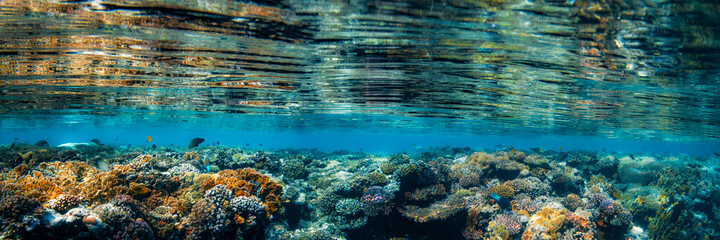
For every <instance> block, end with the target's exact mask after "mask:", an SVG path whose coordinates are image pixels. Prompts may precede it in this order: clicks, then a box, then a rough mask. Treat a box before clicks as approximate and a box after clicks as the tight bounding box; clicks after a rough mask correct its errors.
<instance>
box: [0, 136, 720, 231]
mask: <svg viewBox="0 0 720 240" xmlns="http://www.w3.org/2000/svg"><path fill="white" fill-rule="evenodd" d="M23 155H25V157H23ZM0 156H1V157H5V158H7V160H12V161H14V163H8V162H5V163H2V164H4V165H2V167H3V170H2V171H1V172H0V182H2V189H1V191H0V197H1V198H2V199H0V218H2V219H1V220H2V221H0V223H2V224H3V225H2V227H3V229H4V234H3V237H4V238H26V239H37V238H48V239H64V238H73V239H153V238H155V239H205V238H208V239H263V238H266V239H303V238H323V239H397V238H399V237H402V238H405V239H630V238H632V237H642V236H647V237H650V238H653V239H676V238H683V239H684V238H687V239H703V238H705V237H707V239H714V238H717V237H720V236H718V234H717V232H720V231H716V229H717V228H718V227H717V226H716V225H713V222H716V221H718V219H720V214H718V212H720V210H718V209H720V207H719V206H720V204H717V199H720V198H719V197H718V196H720V194H719V193H720V187H718V182H717V180H716V179H720V178H718V177H717V176H718V175H720V174H718V173H717V171H716V170H715V169H717V167H707V166H706V165H707V164H708V163H709V162H713V161H716V160H717V159H716V158H714V157H708V158H712V160H707V159H703V160H702V161H700V160H694V161H690V160H688V159H690V158H689V157H684V158H680V157H668V156H653V157H650V156H638V157H628V156H625V155H622V154H615V153H594V152H582V151H578V152H574V151H570V152H555V151H535V152H533V153H530V152H528V151H520V150H515V149H506V150H502V151H485V152H474V153H473V152H472V151H471V150H470V149H454V148H432V149H428V150H427V151H426V152H423V153H418V154H406V153H405V154H394V155H380V156H373V155H368V154H365V153H356V152H348V151H340V152H334V153H322V152H319V151H317V150H277V151H257V150H254V149H250V148H230V147H221V146H217V147H216V146H207V147H196V148H193V149H192V150H188V149H187V148H185V147H184V146H183V147H166V146H156V147H155V148H153V147H149V146H148V147H138V148H127V147H123V148H117V147H113V146H111V145H102V146H100V145H96V144H90V145H88V146H77V147H75V148H52V147H42V148H41V147H39V146H31V145H22V144H18V145H17V146H15V147H13V148H12V149H10V148H7V147H5V148H3V147H0ZM96 156H99V157H96ZM53 159H64V160H70V161H52V160H53ZM78 159H80V160H83V161H82V162H80V161H72V160H78ZM679 159H683V160H684V161H680V160H679ZM659 162H660V163H667V164H666V165H665V167H663V168H662V171H661V172H660V173H661V174H658V175H656V176H652V177H648V176H647V173H648V172H649V171H651V169H652V170H653V171H654V170H656V169H658V167H660V166H663V165H662V164H660V163H659ZM587 163H595V164H597V165H598V166H594V167H593V166H585V164H587ZM8 164H10V165H8ZM678 166H683V167H678ZM623 171H625V172H624V173H630V174H632V176H628V177H624V176H621V175H620V173H621V172H623ZM41 229H42V230H41ZM688 229H692V231H690V230H688Z"/></svg>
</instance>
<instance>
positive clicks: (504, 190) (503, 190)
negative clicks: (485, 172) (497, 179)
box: [490, 184, 515, 199]
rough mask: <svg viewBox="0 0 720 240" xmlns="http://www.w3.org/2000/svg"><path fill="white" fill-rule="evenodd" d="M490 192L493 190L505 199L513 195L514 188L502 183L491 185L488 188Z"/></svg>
mask: <svg viewBox="0 0 720 240" xmlns="http://www.w3.org/2000/svg"><path fill="white" fill-rule="evenodd" d="M490 192H491V193H493V192H494V193H495V194H497V195H498V196H500V197H504V198H507V199H511V198H513V197H515V189H513V188H512V187H510V186H508V185H504V184H503V185H497V186H494V187H492V188H491V189H490Z"/></svg>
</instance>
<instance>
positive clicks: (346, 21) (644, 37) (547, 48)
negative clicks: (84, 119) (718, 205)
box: [0, 0, 720, 140]
mask: <svg viewBox="0 0 720 240" xmlns="http://www.w3.org/2000/svg"><path fill="white" fill-rule="evenodd" d="M719 16H720V15H718V8H717V6H716V5H715V3H714V2H713V1H709V0H695V1H663V0H659V1H651V0H647V1H620V0H613V1H599V0H598V1H587V0H583V1H580V0H577V1H554V0H548V1H522V0H507V1H503V0H480V1H469V0H468V1H293V0H289V1H256V2H249V1H248V2H243V1H209V0H207V1H182V0H178V1H124V0H115V1H57V0H56V1H22V0H11V1H3V2H2V3H0V32H2V33H3V34H2V35H1V36H0V46H2V47H0V62H2V64H1V65H0V104H2V108H0V112H2V114H5V115H6V116H13V117H17V118H28V116H32V115H36V116H37V115H50V116H54V115H62V114H80V115H109V116H116V117H118V119H121V118H123V117H128V118H133V116H136V115H135V114H136V113H138V112H140V113H143V114H145V115H146V116H147V115H148V114H153V116H156V117H161V116H167V117H176V119H184V120H188V121H196V120H197V119H208V118H212V117H218V116H222V117H226V116H227V115H230V116H246V115H247V114H253V115H254V114H270V115H277V116H281V117H282V118H287V119H289V121H291V122H295V123H294V125H293V124H290V125H293V126H295V127H332V126H334V124H336V125H337V126H340V127H345V126H346V124H347V123H348V122H351V123H350V124H347V125H354V124H359V125H362V124H370V125H371V126H374V125H372V124H379V125H386V124H389V125H392V126H400V127H407V128H413V127H418V126H413V125H423V124H427V122H425V121H423V120H418V119H423V118H428V117H431V118H433V119H435V121H438V122H440V123H439V125H446V126H451V127H454V128H455V127H456V128H457V129H458V130H459V131H471V132H488V131H489V132H506V131H513V130H514V129H518V128H523V129H524V128H529V129H530V130H529V131H536V132H537V133H553V134H580V135H598V136H603V137H636V138H661V139H663V138H672V136H671V135H678V136H680V137H684V138H689V139H693V140H703V139H717V138H718V137H720V120H718V119H720V97H718V96H720V88H719V87H718V86H719V85H720V77H719V76H720V75H718V70H719V69H720V68H718V61H719V60H718V59H720V56H718V53H720V51H718V45H719V43H718V40H717V39H716V37H715V36H716V35H717V34H718V33H720V30H719V28H718V27H717V26H718V24H719V23H720V17H719ZM313 114H321V115H317V116H321V117H317V116H315V115H313ZM377 115H381V116H390V117H392V116H404V117H410V118H411V119H416V120H411V121H408V122H406V121H404V120H397V121H393V120H390V121H386V120H378V119H385V118H382V117H380V118H376V117H368V116H377ZM327 116H330V117H327ZM335 119H336V120H335ZM438 119H444V120H438ZM201 121H202V120H201ZM442 122H445V123H442ZM354 126H357V125H354ZM458 126H461V127H458ZM223 127H233V126H223ZM235 127H242V126H235ZM533 129H534V130H533Z"/></svg>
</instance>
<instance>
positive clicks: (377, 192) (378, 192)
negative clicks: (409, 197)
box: [362, 186, 395, 216]
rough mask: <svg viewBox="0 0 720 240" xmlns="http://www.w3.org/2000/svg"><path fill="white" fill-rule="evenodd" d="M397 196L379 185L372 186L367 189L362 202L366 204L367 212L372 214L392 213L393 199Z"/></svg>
mask: <svg viewBox="0 0 720 240" xmlns="http://www.w3.org/2000/svg"><path fill="white" fill-rule="evenodd" d="M394 198H395V195H393V193H392V192H390V191H388V190H385V189H384V188H382V187H379V186H372V187H370V188H368V190H367V191H365V194H363V196H362V202H363V203H364V204H365V213H366V214H367V215H370V216H376V215H378V214H384V215H387V214H390V210H391V207H392V200H393V199H394Z"/></svg>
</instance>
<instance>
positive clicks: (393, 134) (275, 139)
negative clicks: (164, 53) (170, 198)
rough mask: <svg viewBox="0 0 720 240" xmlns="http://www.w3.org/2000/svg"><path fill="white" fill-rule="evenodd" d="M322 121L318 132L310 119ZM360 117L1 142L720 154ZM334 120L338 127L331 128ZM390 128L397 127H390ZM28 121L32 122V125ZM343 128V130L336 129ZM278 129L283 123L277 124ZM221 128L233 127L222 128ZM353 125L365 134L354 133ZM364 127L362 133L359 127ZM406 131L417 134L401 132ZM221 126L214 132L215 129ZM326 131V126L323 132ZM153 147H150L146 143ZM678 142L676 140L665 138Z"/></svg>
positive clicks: (90, 127)
mask: <svg viewBox="0 0 720 240" xmlns="http://www.w3.org/2000/svg"><path fill="white" fill-rule="evenodd" d="M313 117H315V118H321V119H323V120H322V121H330V122H331V123H321V124H317V125H318V126H313V125H315V124H314V123H313V122H314V121H321V120H308V119H310V118H313ZM364 117H365V116H363V115H358V116H356V119H354V120H334V118H335V116H333V115H323V116H322V117H318V116H308V117H304V118H303V119H305V120H302V121H300V120H292V121H288V119H287V118H283V117H261V116H256V117H246V118H220V119H203V120H198V121H199V122H198V123H192V124H191V123H184V122H173V120H170V119H168V121H167V122H163V123H158V122H156V121H157V120H152V117H150V120H148V119H137V120H133V121H128V122H125V123H113V122H112V121H113V118H111V117H110V118H108V117H99V118H93V117H89V116H67V117H64V118H56V117H50V118H48V119H44V120H40V121H38V120H31V119H24V120H9V119H5V120H3V121H2V122H3V126H9V127H7V128H6V129H4V132H5V134H3V136H2V137H0V141H2V142H6V143H7V142H18V143H27V144H34V143H35V142H37V141H38V140H47V141H48V142H49V143H50V144H51V145H60V144H64V143H88V142H89V140H90V139H98V140H100V141H101V142H103V143H105V144H112V145H123V146H125V145H132V146H136V147H142V146H145V147H147V146H151V145H153V144H157V145H177V146H183V145H185V144H187V142H188V141H189V139H192V138H195V137H202V138H204V139H205V141H206V142H205V143H203V144H201V146H216V145H222V146H251V147H254V148H260V149H282V148H300V149H318V150H321V151H327V152H332V151H338V150H352V151H360V152H368V153H376V154H391V153H398V152H409V153H419V152H423V151H427V149H428V148H433V147H435V148H439V147H446V146H452V147H470V148H473V149H493V150H501V149H507V148H516V149H524V150H529V149H531V148H543V149H546V150H559V149H563V150H566V151H573V150H591V151H605V152H620V153H656V154H690V155H700V156H702V155H711V154H714V153H717V152H718V151H720V143H718V142H716V141H704V142H702V141H684V140H683V139H682V137H677V138H678V139H649V140H638V139H624V138H603V137H598V136H577V135H557V134H543V133H536V132H535V131H537V129H533V128H516V129H514V131H515V132H507V133H504V132H495V131H487V132H472V131H464V130H465V129H466V127H467V126H470V127H473V126H474V123H473V122H470V121H459V122H454V123H447V121H445V120H436V119H420V120H418V119H413V118H408V117H382V119H379V117H370V118H371V119H373V120H375V121H379V122H382V123H375V124H368V123H367V122H365V121H364V119H363V118H364ZM332 121H337V122H335V123H332ZM393 121H395V122H394V123H392V122H393ZM28 122H30V123H32V124H29V123H28ZM338 122H341V123H338ZM278 123H281V124H278ZM225 124H229V125H234V126H235V127H232V126H222V125H225ZM356 125H359V126H362V127H355V126H356ZM364 125H365V126H364ZM404 125H409V126H414V127H403V126H404ZM215 126H219V127H215ZM323 126H326V127H323ZM148 136H149V137H150V138H151V141H150V142H148V141H147V137H148ZM669 137H676V136H669Z"/></svg>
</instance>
